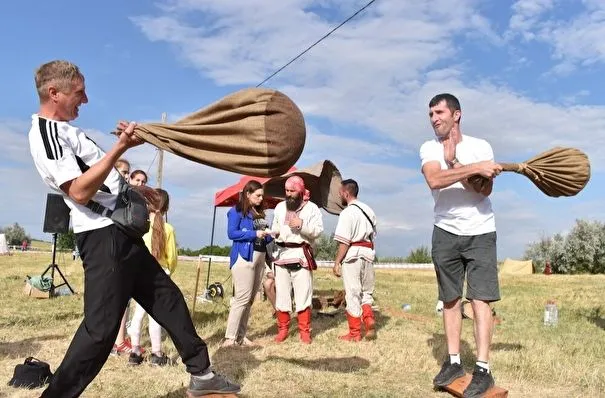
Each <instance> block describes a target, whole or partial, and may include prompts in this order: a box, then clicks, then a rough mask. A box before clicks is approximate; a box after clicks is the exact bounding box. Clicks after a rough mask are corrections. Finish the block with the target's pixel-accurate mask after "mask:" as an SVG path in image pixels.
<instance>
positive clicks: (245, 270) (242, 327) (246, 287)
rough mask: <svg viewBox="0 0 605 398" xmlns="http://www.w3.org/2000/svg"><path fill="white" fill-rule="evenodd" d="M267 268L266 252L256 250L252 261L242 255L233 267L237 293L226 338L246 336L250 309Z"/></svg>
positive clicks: (228, 321)
mask: <svg viewBox="0 0 605 398" xmlns="http://www.w3.org/2000/svg"><path fill="white" fill-rule="evenodd" d="M264 270H265V252H257V251H255V252H254V255H253V258H252V262H250V261H246V260H244V259H243V258H242V257H241V256H238V257H237V261H236V262H235V264H233V267H231V275H232V277H233V285H234V287H235V294H234V296H233V298H232V299H231V308H230V309H229V317H228V318H227V330H226V331H225V338H226V339H234V340H240V339H243V338H244V337H246V332H247V331H248V320H249V319H250V310H251V309H252V304H253V303H254V298H255V297H256V293H257V292H258V291H259V290H260V284H261V282H262V280H263V271H264Z"/></svg>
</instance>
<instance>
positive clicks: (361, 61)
mask: <svg viewBox="0 0 605 398" xmlns="http://www.w3.org/2000/svg"><path fill="white" fill-rule="evenodd" d="M361 3H362V2H360V1H356V2H346V3H342V2H336V1H325V0H324V1H320V0H315V1H314V0H287V1H280V2H271V7H267V6H266V5H267V4H268V3H267V1H263V0H253V1H243V0H233V1H226V2H218V1H212V0H171V1H165V2H163V3H159V5H160V6H159V7H158V11H157V12H156V13H155V14H153V15H151V14H150V15H143V16H134V17H132V21H133V23H134V24H135V25H136V26H137V27H139V28H140V29H141V31H142V32H143V33H144V34H145V35H146V36H147V37H148V38H149V40H151V41H154V42H158V41H161V42H166V43H169V44H170V45H172V46H173V48H174V49H175V50H176V53H177V54H178V57H179V58H180V59H181V60H182V61H183V62H184V63H185V64H186V65H188V66H189V67H193V68H195V69H197V70H199V71H200V73H202V74H204V75H205V76H206V77H209V78H210V79H212V80H213V81H214V82H215V83H216V84H217V85H238V86H241V85H255V84H257V83H258V82H260V81H261V80H263V79H264V78H265V77H266V76H267V75H269V74H270V73H272V72H273V71H275V70H276V69H277V68H278V67H280V66H281V65H283V64H284V63H285V62H287V61H288V60H289V59H291V58H292V57H293V56H294V55H296V54H297V53H298V52H299V51H300V50H302V49H304V48H305V47H306V46H308V45H309V44H311V43H313V42H314V41H315V40H317V39H318V38H319V37H321V36H322V35H323V34H325V33H326V32H327V31H329V30H330V29H331V28H332V27H334V26H335V25H336V24H337V23H338V22H340V21H341V20H342V19H343V18H344V16H347V15H349V14H350V13H351V12H352V11H353V10H354V9H356V7H358V6H359V5H360V4H361ZM584 4H585V5H586V6H587V7H593V6H594V7H596V6H598V4H600V3H599V2H594V3H593V4H589V2H584ZM554 5H556V3H555V2H554V1H533V2H530V1H519V2H517V3H515V6H514V7H513V13H514V15H515V16H514V17H513V18H512V19H511V21H510V22H509V33H508V34H507V35H504V38H506V39H507V40H512V38H511V37H513V36H514V35H517V34H520V35H522V36H523V37H525V39H527V40H543V41H545V40H548V42H549V43H555V44H553V48H560V49H561V51H560V54H561V56H560V62H561V65H562V66H560V67H559V68H560V69H564V68H566V66H565V65H566V64H565V62H567V65H570V66H569V67H568V72H573V67H574V66H575V65H576V64H577V63H578V62H584V61H585V60H586V59H593V60H594V59H597V60H598V59H600V58H598V56H596V57H595V55H594V54H598V52H599V51H600V50H599V48H600V47H599V46H600V44H599V43H600V42H599V43H592V44H583V45H585V46H589V48H583V50H582V51H587V54H588V56H587V58H583V59H580V58H578V57H577V56H575V55H573V54H574V53H573V51H572V49H569V48H567V47H568V46H571V44H565V43H564V41H563V38H562V37H559V36H557V35H555V33H556V32H565V30H564V28H569V29H571V28H572V27H573V28H582V27H581V26H575V25H573V24H571V23H567V24H565V23H563V24H562V23H550V24H547V23H546V22H547V20H546V19H545V18H548V15H550V14H549V13H550V11H551V10H552V9H553V7H554ZM479 6H480V2H479V1H478V0H477V1H473V0H464V1H458V2H455V3H454V2H451V1H447V0H436V1H433V2H421V1H403V0H399V1H380V2H376V3H375V4H374V5H372V6H371V7H370V8H369V9H368V10H366V11H365V12H364V13H362V14H360V15H359V16H358V18H356V19H354V20H352V21H351V22H350V23H348V24H347V25H345V26H344V27H343V28H341V29H340V30H339V31H337V32H336V33H334V34H333V35H332V36H330V37H329V38H328V39H327V40H326V41H324V42H322V43H321V44H319V45H318V46H316V47H315V48H313V49H312V50H311V51H310V52H309V53H308V54H306V55H305V56H303V57H302V58H301V59H299V60H298V61H297V62H296V63H294V64H292V65H291V66H290V67H289V68H287V69H286V70H284V71H283V72H282V73H280V74H279V75H278V76H277V77H276V78H275V79H274V80H271V81H270V82H269V84H268V85H269V86H274V87H277V88H278V89H280V90H281V91H283V92H285V93H286V94H288V95H289V96H291V97H292V98H293V99H294V100H295V101H296V102H297V104H299V106H300V107H301V109H302V110H303V111H304V112H305V115H306V116H307V122H308V127H309V128H308V142H307V145H306V148H305V152H304V153H303V157H302V158H301V160H300V162H299V165H300V166H303V167H304V166H307V165H311V164H313V163H315V162H317V161H320V160H323V159H331V160H333V161H334V163H335V164H336V165H337V166H338V167H339V168H340V169H341V172H342V174H343V175H344V176H345V177H352V178H356V179H358V181H359V182H360V184H361V188H362V191H361V199H362V200H364V201H366V202H368V203H369V204H370V205H372V206H373V207H374V208H375V209H377V213H378V218H379V223H380V227H379V228H380V240H379V242H378V249H379V253H380V254H381V255H405V254H406V253H407V252H408V251H409V249H411V248H413V247H416V246H418V245H421V244H425V245H428V244H430V237H431V229H432V227H431V224H432V208H433V200H432V197H431V195H430V192H429V189H428V187H426V184H425V183H424V180H423V178H422V176H421V174H420V171H419V161H418V156H417V151H418V148H419V146H420V144H421V143H422V142H423V141H425V140H426V139H430V138H431V137H432V131H431V129H430V126H429V124H428V117H427V103H428V101H429V99H430V98H431V97H432V96H433V95H435V94H437V93H439V92H445V91H449V92H452V93H454V94H456V95H457V96H458V97H459V98H460V99H461V101H462V106H463V113H464V118H463V120H464V122H463V131H464V132H465V133H467V134H470V135H475V136H479V137H483V138H486V139H488V140H489V141H490V142H491V143H492V146H493V147H494V150H495V153H496V158H497V160H501V161H521V160H525V159H526V158H529V157H531V156H533V155H535V154H537V153H538V152H541V151H543V150H546V149H548V148H550V147H551V146H554V145H569V146H575V147H578V148H580V149H583V150H584V151H586V152H587V153H588V155H589V156H590V158H591V161H592V165H593V172H594V173H595V174H594V176H595V177H594V178H597V180H596V182H594V184H595V186H596V187H598V185H600V182H599V181H600V180H598V178H599V177H600V175H599V174H598V173H600V172H601V171H602V170H603V168H604V167H605V154H603V151H601V150H600V148H601V147H603V146H605V135H603V134H599V132H601V131H605V106H603V105H572V106H568V105H570V104H573V102H574V101H572V100H569V101H567V102H566V103H565V104H564V106H563V105H558V104H556V103H549V102H539V101H536V100H535V99H533V98H532V97H531V94H529V93H519V92H515V91H514V90H512V89H510V88H509V87H506V86H502V85H500V84H496V83H494V81H490V80H489V79H477V78H475V77H474V76H469V75H468V72H469V69H468V68H467V66H466V65H468V63H470V62H472V61H473V60H472V59H469V58H465V57H464V51H463V50H464V49H463V48H461V46H462V45H463V44H461V42H463V41H469V40H470V41H475V43H478V44H481V45H486V44H487V45H489V46H502V45H503V43H504V42H503V39H502V37H500V36H499V35H498V34H497V33H496V32H495V31H494V29H493V28H492V21H490V20H488V19H487V18H485V16H483V15H482V14H481V13H480V12H479V11H478V8H479ZM318 9H321V10H322V14H321V15H320V14H318V13H317V10H318ZM326 10H327V13H326ZM593 10H594V8H593ZM326 15H328V16H327V17H326ZM574 18H576V17H574ZM577 18H587V19H584V20H581V21H585V22H587V24H588V25H589V27H590V29H596V28H597V26H596V24H595V23H593V22H595V21H598V20H597V19H595V18H596V17H595V16H591V15H588V14H586V15H584V16H582V15H579V16H577ZM591 18H592V19H591ZM578 20H580V19H578ZM557 29H558V30H557ZM513 32H514V34H513ZM557 34H558V33H557ZM561 34H563V33H561ZM511 35H512V36H511ZM461 37H462V38H465V40H459V38H461ZM558 37H559V38H558ZM578 37H582V38H589V37H592V36H590V35H588V36H578ZM557 38H558V39H557ZM555 39H556V40H555ZM557 46H558V47H557ZM503 51H507V50H506V49H504V50H503ZM557 51H558V50H557ZM557 51H554V50H553V54H559V53H558V52H557ZM563 54H565V55H563ZM591 54H592V55H591ZM524 56H525V59H524V60H522V61H519V63H522V64H525V65H527V64H531V63H532V62H534V60H533V59H532V57H531V55H528V54H524ZM556 56H557V57H559V55H556ZM590 57H592V58H590ZM582 95H584V94H583V93H582V91H580V89H579V90H578V91H577V96H582ZM177 116H181V115H177V114H175V115H171V116H170V117H169V119H170V120H174V119H176V118H178V117H177ZM324 124H327V125H329V127H328V128H326V129H325V131H324V130H322V129H321V128H320V127H318V126H323V125H324ZM7 129H8V128H7V127H6V125H5V127H4V130H2V127H1V125H0V133H2V132H3V131H10V130H7ZM94 134H95V135H99V136H100V137H101V138H100V139H99V140H98V142H99V144H101V145H102V146H103V147H105V148H108V147H109V145H111V140H112V139H113V138H112V137H111V136H108V135H107V134H96V133H94ZM0 137H3V138H0V139H2V140H6V141H3V142H6V143H7V145H8V144H9V142H11V141H12V138H4V135H3V134H0ZM7 137H8V136H7ZM14 138H15V139H16V138H17V137H14ZM95 139H96V137H95ZM154 151H155V150H154V148H152V147H150V146H143V147H140V148H136V149H134V150H131V151H129V152H128V153H127V155H126V157H127V158H128V159H129V160H131V162H132V163H133V167H136V168H142V169H144V170H147V169H148V168H149V166H150V164H151V160H152V159H153V157H154V155H155V152H154ZM24 156H25V155H24ZM27 156H28V155H27ZM28 167H30V166H28ZM32 167H33V166H32ZM155 170H156V164H153V165H152V167H151V169H150V181H151V182H154V181H155ZM164 173H165V174H164V181H165V185H164V186H165V187H166V188H167V189H168V190H169V191H170V192H171V195H172V206H171V211H170V215H169V219H170V221H171V222H172V223H174V225H175V227H176V229H177V236H178V237H179V242H181V243H182V244H183V245H185V246H189V247H200V246H202V245H205V244H208V243H209V239H210V230H211V227H212V225H211V219H212V199H213V196H214V193H215V192H216V191H217V190H219V189H221V188H223V187H225V186H227V185H229V184H232V183H235V182H236V181H237V180H238V179H239V176H237V175H235V174H233V173H228V172H222V171H218V170H215V169H211V168H209V167H206V166H203V165H199V164H196V163H193V162H190V161H187V160H184V159H181V158H178V157H176V156H173V155H170V154H166V157H165V166H164ZM20 178H33V177H32V176H31V175H30V176H29V177H27V176H21V177H20ZM500 178H503V179H504V178H506V179H507V180H508V181H510V180H511V179H515V178H517V179H523V178H524V177H521V176H511V177H500ZM505 181H506V180H505ZM2 184H3V188H5V189H6V190H7V191H10V190H11V187H15V186H16V182H15V181H13V180H9V181H3V183H2ZM517 188H518V189H517V190H511V189H508V188H506V189H504V188H502V189H500V188H499V186H498V184H496V189H495V192H494V194H493V203H494V208H495V210H496V217H497V223H498V228H499V242H500V249H501V253H514V254H512V255H513V256H514V255H518V254H520V253H521V252H522V248H523V246H524V245H525V243H527V242H528V241H530V240H534V239H537V238H539V236H540V234H541V233H543V232H546V233H554V232H557V231H559V230H562V229H565V228H568V227H569V225H570V223H572V222H573V219H574V218H576V217H578V218H582V217H590V216H591V214H593V213H592V212H594V205H582V203H583V202H582V198H581V197H580V198H579V199H578V198H571V199H561V200H554V199H547V198H544V197H543V196H540V195H542V194H541V193H537V194H536V193H535V191H537V190H535V188H533V187H531V183H528V182H525V183H524V184H522V183H519V184H517ZM587 189H597V188H593V187H591V186H590V185H589V187H588V188H587ZM32 195H34V193H32ZM36 195H39V194H36ZM7 200H9V199H7ZM545 203H547V204H548V206H545V205H544V204H545ZM17 205H18V206H20V205H21V204H17ZM24 208H25V207H23V209H24ZM23 209H21V210H23ZM570 209H571V210H573V211H571V212H570ZM549 212H554V213H555V214H558V215H559V214H560V216H558V217H552V215H551V213H549ZM32 220H33V219H32ZM324 220H325V222H326V231H328V232H330V231H331V230H333V228H334V225H335V222H336V218H335V217H334V216H328V215H326V216H325V218H324ZM0 221H3V220H0ZM32 222H33V221H32ZM521 226H522V227H521ZM216 236H217V242H218V243H219V244H227V243H228V241H227V240H226V237H225V209H219V210H218V211H217V224H216Z"/></svg>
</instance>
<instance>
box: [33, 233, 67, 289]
mask: <svg viewBox="0 0 605 398" xmlns="http://www.w3.org/2000/svg"><path fill="white" fill-rule="evenodd" d="M52 235H53V258H52V262H51V263H50V264H49V265H48V267H46V269H45V270H44V272H43V273H42V275H41V276H44V275H46V273H47V272H48V271H50V278H51V279H52V283H51V285H50V297H55V290H56V289H57V288H58V287H61V286H63V285H65V286H67V288H68V289H69V290H70V291H71V294H75V292H74V289H72V288H71V286H70V285H69V282H67V279H66V278H65V275H63V272H61V269H60V268H59V266H58V265H57V264H56V263H55V256H56V254H57V234H56V233H53V234H52ZM55 270H56V271H57V272H58V273H59V275H61V279H63V283H61V284H59V285H55Z"/></svg>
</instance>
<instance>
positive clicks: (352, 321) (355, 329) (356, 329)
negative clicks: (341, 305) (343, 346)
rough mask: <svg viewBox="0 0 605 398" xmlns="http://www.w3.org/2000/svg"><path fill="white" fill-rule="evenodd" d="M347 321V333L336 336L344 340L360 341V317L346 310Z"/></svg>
mask: <svg viewBox="0 0 605 398" xmlns="http://www.w3.org/2000/svg"><path fill="white" fill-rule="evenodd" d="M347 321H349V333H347V334H345V335H344V336H338V338H339V339H340V340H345V341H361V317H355V316H353V315H351V314H349V313H348V312H347Z"/></svg>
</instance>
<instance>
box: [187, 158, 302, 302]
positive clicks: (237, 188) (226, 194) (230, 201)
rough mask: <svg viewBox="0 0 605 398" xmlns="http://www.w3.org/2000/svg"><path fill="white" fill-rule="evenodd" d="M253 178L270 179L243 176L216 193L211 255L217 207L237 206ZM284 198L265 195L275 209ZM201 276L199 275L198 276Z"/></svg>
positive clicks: (292, 169)
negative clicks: (241, 194) (242, 192)
mask: <svg viewBox="0 0 605 398" xmlns="http://www.w3.org/2000/svg"><path fill="white" fill-rule="evenodd" d="M295 170H296V167H294V166H292V167H291V168H290V170H288V173H290V172H292V171H295ZM251 180H256V181H258V182H260V183H261V184H265V182H267V181H269V178H262V177H251V176H243V177H242V178H240V180H239V181H238V182H237V183H235V184H233V185H231V186H229V187H227V188H224V189H222V190H220V191H218V192H217V193H215V194H214V212H213V215H212V232H211V233H210V254H209V255H210V256H212V248H213V246H214V227H215V225H216V208H217V207H231V206H235V204H236V203H237V201H238V200H239V194H240V192H241V191H242V189H244V186H245V185H246V184H247V183H248V182H249V181H251ZM281 200H283V198H275V197H265V206H266V208H267V209H274V208H275V206H277V204H278V203H279V202H280V201H281ZM211 264H212V257H211V258H209V259H208V274H207V276H206V288H207V287H208V286H209V283H210V265H211ZM198 278H199V276H198ZM195 291H196V293H195V294H196V295H197V281H196V288H195Z"/></svg>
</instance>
